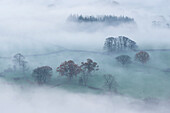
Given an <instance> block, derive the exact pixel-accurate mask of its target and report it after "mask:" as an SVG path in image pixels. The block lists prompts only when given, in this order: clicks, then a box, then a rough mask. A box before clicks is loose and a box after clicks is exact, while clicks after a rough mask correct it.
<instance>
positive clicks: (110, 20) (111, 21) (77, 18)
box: [68, 15, 135, 26]
mask: <svg viewBox="0 0 170 113" xmlns="http://www.w3.org/2000/svg"><path fill="white" fill-rule="evenodd" d="M68 20H71V21H74V22H79V23H82V22H84V23H94V22H95V23H96V22H98V23H105V24H107V25H113V26H116V25H120V24H123V23H135V21H134V19H133V18H130V17H127V16H113V15H102V16H92V15H91V16H83V15H70V16H69V17H68Z"/></svg>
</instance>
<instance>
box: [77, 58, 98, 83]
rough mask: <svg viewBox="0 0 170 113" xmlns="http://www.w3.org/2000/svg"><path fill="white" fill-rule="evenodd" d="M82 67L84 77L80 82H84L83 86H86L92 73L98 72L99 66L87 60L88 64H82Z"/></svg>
mask: <svg viewBox="0 0 170 113" xmlns="http://www.w3.org/2000/svg"><path fill="white" fill-rule="evenodd" d="M80 67H81V72H82V77H81V78H80V80H79V82H80V81H81V82H83V84H84V85H85V86H86V85H87V81H88V79H89V76H90V75H91V73H92V72H94V71H98V70H99V66H98V65H97V63H96V62H93V60H91V59H87V62H82V63H81V66H80Z"/></svg>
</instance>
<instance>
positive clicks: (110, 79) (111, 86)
mask: <svg viewBox="0 0 170 113" xmlns="http://www.w3.org/2000/svg"><path fill="white" fill-rule="evenodd" d="M104 79H105V85H104V86H105V87H106V88H107V89H108V90H109V91H112V90H113V91H114V93H117V87H118V83H117V81H116V80H115V77H114V76H112V75H111V74H105V75H104Z"/></svg>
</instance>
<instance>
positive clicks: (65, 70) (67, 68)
mask: <svg viewBox="0 0 170 113" xmlns="http://www.w3.org/2000/svg"><path fill="white" fill-rule="evenodd" d="M56 71H57V72H59V74H60V75H61V76H67V77H68V79H69V80H71V79H72V78H73V77H74V76H75V77H76V76H77V75H78V74H79V73H80V72H81V68H80V66H78V65H77V64H75V63H74V61H72V60H69V61H65V62H64V63H62V64H61V65H60V66H59V67H57V69H56Z"/></svg>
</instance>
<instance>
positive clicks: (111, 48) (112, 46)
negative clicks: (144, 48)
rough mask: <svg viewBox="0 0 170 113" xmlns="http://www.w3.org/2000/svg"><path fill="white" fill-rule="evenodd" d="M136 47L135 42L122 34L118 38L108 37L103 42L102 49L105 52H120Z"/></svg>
mask: <svg viewBox="0 0 170 113" xmlns="http://www.w3.org/2000/svg"><path fill="white" fill-rule="evenodd" d="M137 48H138V47H137V45H136V42H134V41H132V40H131V39H129V38H127V37H124V36H119V37H118V38H114V37H109V38H107V39H106V41H105V44H104V49H105V50H106V51H107V52H122V51H129V50H136V49H137Z"/></svg>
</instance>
